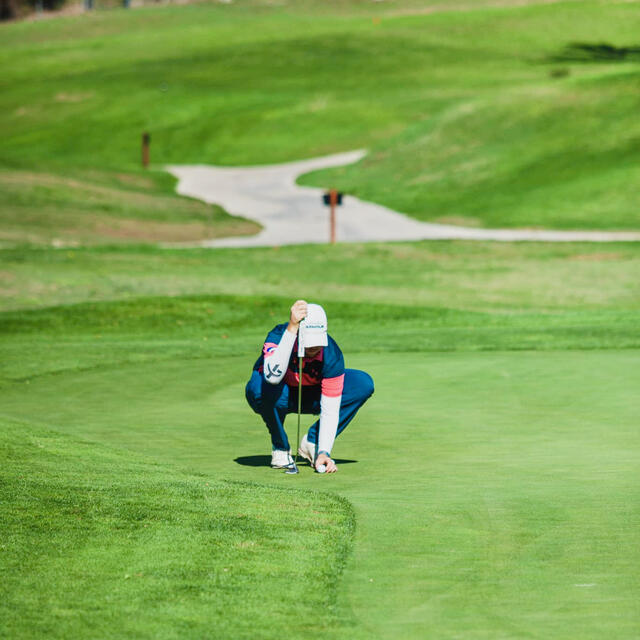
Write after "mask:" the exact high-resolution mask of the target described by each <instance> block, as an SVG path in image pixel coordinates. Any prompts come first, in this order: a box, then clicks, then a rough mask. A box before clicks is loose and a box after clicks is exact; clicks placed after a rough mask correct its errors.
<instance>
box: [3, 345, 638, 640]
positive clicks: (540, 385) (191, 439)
mask: <svg viewBox="0 0 640 640" xmlns="http://www.w3.org/2000/svg"><path fill="white" fill-rule="evenodd" d="M346 355H347V365H348V366H351V367H358V368H363V369H366V370H367V371H369V372H370V373H371V374H372V375H373V377H374V379H375V381H376V393H375V394H374V396H373V397H372V399H371V400H370V402H369V403H368V404H367V405H365V407H364V408H363V409H362V411H361V413H360V414H359V415H358V416H357V418H356V420H355V421H354V423H353V424H352V425H351V426H350V427H349V428H348V429H347V431H346V432H345V433H344V435H343V436H341V437H340V439H339V440H338V442H337V445H336V448H335V451H334V453H335V456H336V458H338V459H341V460H343V462H342V463H341V464H340V465H339V466H340V471H339V473H338V474H336V475H335V476H318V475H316V474H313V473H311V471H310V469H308V468H303V469H302V470H301V473H300V475H299V476H297V477H290V476H285V475H284V474H283V473H281V472H276V471H273V470H271V469H269V468H268V467H267V466H265V465H264V464H263V463H265V462H266V461H267V458H266V454H267V452H268V449H269V445H268V439H267V433H266V430H265V429H264V427H263V426H262V425H261V424H260V420H259V419H258V417H257V416H255V415H254V414H253V413H252V412H251V411H250V410H249V408H248V407H247V406H246V405H245V403H244V398H243V385H244V382H245V379H246V378H247V375H248V371H249V369H250V366H251V363H252V358H251V357H247V356H243V357H233V358H230V357H223V358H219V359H216V360H209V359H193V360H187V359H176V360H173V361H169V362H164V363H163V362H160V363H157V362H156V363H146V364H140V363H136V364H130V365H125V366H120V367H115V366H114V367H101V368H97V369H90V370H87V371H70V372H62V373H56V374H52V375H43V376H40V377H37V376H36V377H32V378H30V380H29V382H28V383H27V382H15V383H7V384H6V385H5V387H4V388H3V391H2V395H3V401H2V414H3V415H4V416H5V417H7V418H12V419H21V420H26V421H29V422H33V423H37V424H46V425H48V426H51V427H53V428H55V429H57V430H60V431H65V432H68V433H72V434H73V435H75V436H81V437H85V438H88V439H91V440H97V441H100V442H106V443H109V444H110V445H116V446H121V447H124V448H126V449H132V450H136V451H139V452H144V453H146V454H150V455H151V456H152V457H154V458H156V459H158V460H162V461H167V462H171V463H174V464H175V463H177V464H178V465H180V466H182V467H185V468H188V469H190V470H196V471H201V472H206V473H211V474H214V475H215V476H216V477H218V478H224V479H234V480H251V481H256V482H263V483H269V484H271V485H275V486H280V487H284V486H295V487H298V488H310V489H322V490H330V491H333V492H335V493H337V494H339V495H341V496H344V497H346V498H348V499H349V500H350V501H351V502H352V504H353V505H354V507H355V511H356V517H357V531H356V539H355V546H354V552H353V555H352V557H351V559H350V562H349V565H348V568H347V571H346V572H345V574H344V577H343V582H342V584H341V587H340V598H341V600H342V602H343V603H345V604H346V605H348V608H349V609H350V610H351V612H352V614H353V617H354V618H355V620H356V622H357V624H356V627H355V628H354V629H353V630H350V631H349V635H350V637H354V638H357V637H369V636H376V637H382V638H424V637H438V638H453V637H464V638H488V637H491V638H507V637H509V638H512V637H553V638H575V637H581V638H603V637H628V638H630V637H633V636H634V635H636V634H637V632H638V628H639V627H638V625H639V623H640V620H639V618H638V610H637V602H638V601H639V599H640V585H639V583H638V580H637V575H638V563H639V561H640V552H639V551H638V545H637V542H636V541H635V538H634V532H635V531H636V530H637V526H638V508H637V505H638V504H639V503H640V500H639V498H640V489H639V488H638V487H639V486H640V484H639V483H638V480H639V479H640V478H639V473H638V459H637V451H638V448H639V445H640V436H639V435H638V430H637V389H638V388H639V386H640V370H639V368H638V367H637V359H638V352H637V351H633V350H627V351H592V352H575V351H573V352H571V351H555V352H553V351H552V352H481V353H447V354H428V353H413V354H412V353H387V354H346ZM288 428H289V433H290V435H291V433H292V432H293V431H294V430H295V418H290V419H289V423H288ZM256 464H257V465H261V466H254V465H256Z"/></svg>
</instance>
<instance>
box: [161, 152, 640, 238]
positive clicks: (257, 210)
mask: <svg viewBox="0 0 640 640" xmlns="http://www.w3.org/2000/svg"><path fill="white" fill-rule="evenodd" d="M364 155H365V151H351V152H348V153H339V154H336V155H331V156H324V157H322V158H312V159H309V160H301V161H299V162H288V163H286V164H274V165H264V166H255V167H217V166H210V165H174V166H169V167H167V170H168V171H169V172H170V173H171V174H173V175H174V176H176V177H177V178H178V180H179V181H178V186H177V188H176V190H177V192H178V193H179V194H181V195H184V196H191V197H193V198H198V199H200V200H204V201H205V202H208V203H210V204H218V205H220V206H222V207H223V208H224V209H226V210H227V211H228V212H229V213H231V214H234V215H239V216H243V217H245V218H250V219H252V220H255V221H256V222H259V223H260V224H261V225H262V226H263V227H264V228H263V230H262V231H261V232H260V233H258V234H256V235H254V236H240V237H230V238H218V239H213V240H205V241H203V242H201V243H200V244H199V246H203V247H264V246H278V245H285V244H306V243H326V242H327V241H328V239H329V212H328V211H329V210H328V207H325V206H323V204H322V194H323V189H317V188H313V187H301V186H299V185H297V184H296V183H295V181H296V178H298V176H300V175H302V174H304V173H308V172H309V171H314V170H316V169H325V168H328V167H339V166H343V165H346V164H352V163H354V162H357V161H358V160H360V159H361V158H363V157H364ZM336 217H337V223H336V236H337V240H338V241H339V242H386V241H391V240H449V239H461V240H500V241H523V240H524V241H544V242H621V241H634V242H637V241H640V231H637V232H636V231H546V230H544V231H543V230H529V229H475V228H468V227H457V226H453V225H443V224H432V223H428V222H420V221H418V220H414V219H413V218H410V217H409V216H406V215H404V214H402V213H398V212H397V211H392V210H391V209H387V208H386V207H383V206H380V205H377V204H374V203H372V202H365V201H363V200H359V199H358V198H355V197H353V196H345V198H344V200H343V206H341V207H338V208H337V214H336Z"/></svg>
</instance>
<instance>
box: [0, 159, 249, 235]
mask: <svg viewBox="0 0 640 640" xmlns="http://www.w3.org/2000/svg"><path fill="white" fill-rule="evenodd" d="M172 188H173V180H172V179H167V178H166V177H165V176H163V175H158V174H142V173H141V172H136V173H133V172H132V173H123V172H119V173H118V172H112V173H108V172H99V171H84V172H78V173H77V175H75V176H73V177H72V176H68V175H58V174H52V173H45V172H35V171H20V170H17V171H4V172H0V190H2V192H3V195H4V196H5V198H6V202H5V205H4V206H2V207H1V208H0V243H1V244H4V245H12V244H16V243H17V242H24V241H28V242H29V243H31V244H54V245H62V246H64V245H72V246H73V245H77V244H83V245H91V244H100V243H104V242H111V243H118V242H129V243H140V242H193V241H196V240H203V239H206V238H212V237H218V236H225V235H243V234H251V233H257V232H258V231H259V230H260V225H258V224H256V223H253V222H250V221H248V220H244V219H243V218H238V217H233V216H230V215H229V214H227V213H226V212H225V211H223V210H222V209H221V208H220V207H217V206H212V205H207V204H204V203H202V202H198V201H196V200H189V199H187V198H181V197H178V196H177V195H175V194H172V193H163V192H162V190H166V191H167V192H168V191H169V190H170V189H172Z"/></svg>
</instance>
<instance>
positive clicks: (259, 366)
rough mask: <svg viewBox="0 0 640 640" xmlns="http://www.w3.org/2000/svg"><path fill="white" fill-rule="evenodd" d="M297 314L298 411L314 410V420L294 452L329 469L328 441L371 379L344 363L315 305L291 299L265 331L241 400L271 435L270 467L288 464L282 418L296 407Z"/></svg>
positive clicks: (359, 403) (358, 403)
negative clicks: (284, 315)
mask: <svg viewBox="0 0 640 640" xmlns="http://www.w3.org/2000/svg"><path fill="white" fill-rule="evenodd" d="M303 319H304V323H303V324H302V327H303V333H302V344H303V345H304V360H303V369H302V413H307V414H313V415H320V419H319V420H317V421H316V422H314V423H313V424H312V425H311V427H310V428H309V431H308V432H307V434H306V435H305V436H304V437H303V438H302V440H301V442H300V447H299V449H298V453H299V454H300V455H301V456H302V457H303V458H305V459H306V460H308V461H309V463H310V464H311V465H312V466H314V467H315V469H316V470H318V469H319V467H320V465H326V471H327V473H334V472H335V471H337V467H336V464H335V462H334V461H333V460H332V459H331V450H332V448H333V443H334V441H335V439H336V436H338V435H340V434H341V433H342V432H343V431H344V430H345V428H346V427H347V425H348V424H349V423H350V422H351V420H353V417H354V416H355V415H356V413H357V411H358V409H359V408H360V407H361V406H362V405H363V404H364V403H365V402H366V401H367V400H368V399H369V397H370V396H371V394H372V393H373V380H372V379H371V376H369V374H368V373H365V372H364V371H358V370H357V369H345V368H344V358H343V356H342V351H340V347H338V345H337V344H336V343H335V341H334V340H333V338H332V337H331V336H329V335H327V316H326V314H325V312H324V309H323V308H322V307H321V306H320V305H317V304H307V303H306V302H305V301H304V300H297V301H296V302H295V303H294V304H293V306H292V307H291V315H290V316H289V323H288V324H287V323H286V322H285V323H284V324H279V325H276V326H275V327H274V328H273V329H272V330H271V331H270V332H269V335H267V338H266V340H265V342H264V347H263V349H262V354H261V355H260V357H259V358H258V359H257V360H256V363H255V364H254V365H253V372H252V374H251V379H250V380H249V382H248V383H247V387H246V397H247V402H248V403H249V405H250V406H251V408H252V409H253V410H254V411H255V412H256V413H257V414H259V415H260V416H262V419H263V420H264V423H265V424H266V426H267V429H268V430H269V433H270V434H271V449H272V454H271V466H272V467H273V468H274V469H284V468H287V467H291V466H292V465H293V458H292V457H291V446H290V445H289V439H288V438H287V432H286V431H285V430H284V420H285V417H286V416H287V414H288V413H297V411H298V382H299V380H298V370H299V364H298V355H297V354H298V333H299V331H300V322H301V320H303Z"/></svg>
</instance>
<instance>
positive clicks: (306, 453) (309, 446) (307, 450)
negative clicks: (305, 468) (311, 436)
mask: <svg viewBox="0 0 640 640" xmlns="http://www.w3.org/2000/svg"><path fill="white" fill-rule="evenodd" d="M316 448H317V445H316V443H315V442H309V441H308V440H307V435H306V434H305V435H304V436H303V437H302V440H300V446H299V447H298V455H301V456H302V457H303V458H304V459H305V460H308V462H309V464H310V465H311V466H312V467H313V463H314V462H315V459H316Z"/></svg>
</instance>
